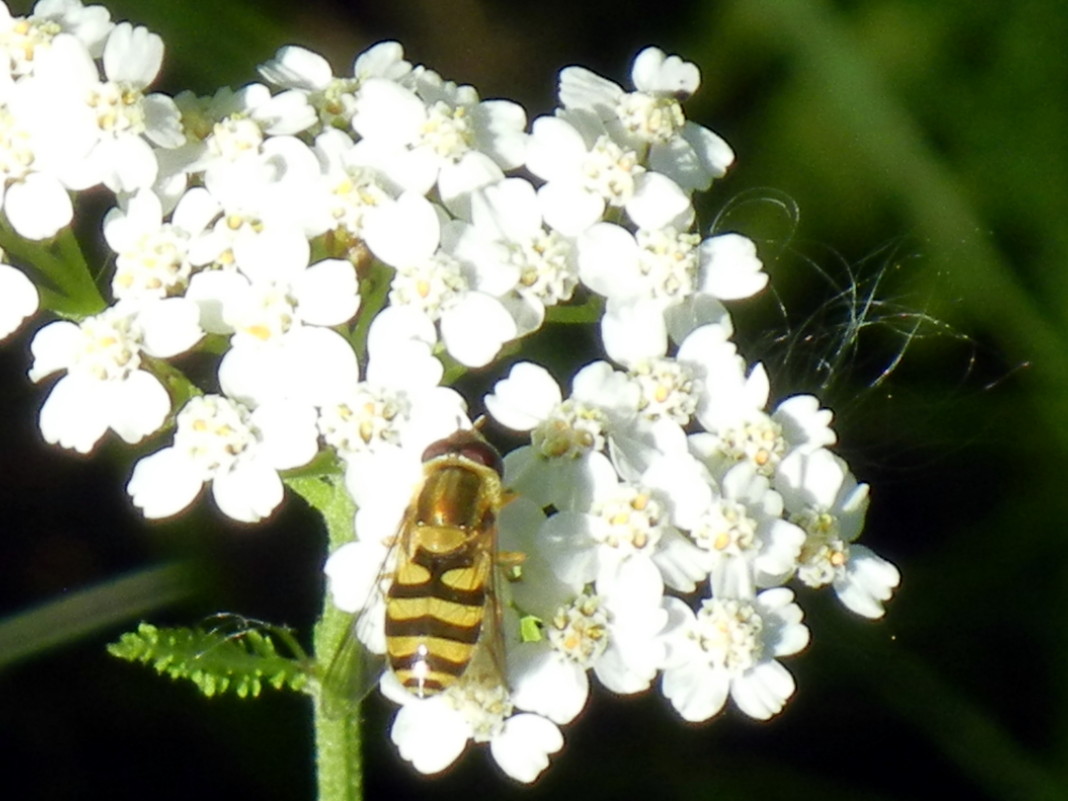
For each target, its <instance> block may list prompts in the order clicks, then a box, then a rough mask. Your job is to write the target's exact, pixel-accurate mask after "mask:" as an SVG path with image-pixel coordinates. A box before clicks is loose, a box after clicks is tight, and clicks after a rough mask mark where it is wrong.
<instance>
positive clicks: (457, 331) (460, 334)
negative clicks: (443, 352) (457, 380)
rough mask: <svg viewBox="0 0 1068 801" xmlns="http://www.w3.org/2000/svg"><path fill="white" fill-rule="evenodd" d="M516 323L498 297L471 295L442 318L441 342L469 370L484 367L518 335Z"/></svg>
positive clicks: (466, 296)
mask: <svg viewBox="0 0 1068 801" xmlns="http://www.w3.org/2000/svg"><path fill="white" fill-rule="evenodd" d="M516 333H517V332H516V326H515V320H513V319H512V315H510V314H509V313H508V311H507V309H505V308H504V306H502V305H501V303H500V301H498V300H497V299H496V298H494V297H492V296H490V295H486V294H484V293H482V292H469V293H468V294H467V295H465V296H464V298H463V299H462V300H461V301H460V302H459V303H458V304H456V305H455V306H453V307H452V308H451V309H449V310H448V311H446V312H445V313H444V314H443V315H442V316H441V340H442V342H444V343H445V347H446V348H448V350H449V353H450V354H451V355H452V356H453V357H454V358H455V359H456V360H457V361H458V362H460V363H461V364H463V365H466V366H467V367H484V366H486V365H487V364H489V363H490V362H491V361H492V360H493V357H494V356H496V355H497V354H498V353H499V352H500V349H501V346H502V345H504V343H505V342H507V341H508V340H510V339H514V338H515V336H516Z"/></svg>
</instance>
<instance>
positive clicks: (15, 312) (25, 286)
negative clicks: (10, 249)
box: [0, 264, 40, 340]
mask: <svg viewBox="0 0 1068 801" xmlns="http://www.w3.org/2000/svg"><path fill="white" fill-rule="evenodd" d="M39 302H40V299H39V297H38V295H37V287H35V286H34V284H33V281H31V280H30V279H29V278H27V277H26V275H25V274H24V273H23V272H22V271H21V270H16V269H15V268H14V267H11V266H9V265H7V264H0V340H2V339H5V338H7V337H8V336H10V335H11V334H13V333H14V332H15V331H16V330H17V329H18V328H19V326H21V325H22V321H23V320H25V319H26V318H27V317H29V316H30V315H31V314H33V313H34V312H35V311H37V305H38V303H39Z"/></svg>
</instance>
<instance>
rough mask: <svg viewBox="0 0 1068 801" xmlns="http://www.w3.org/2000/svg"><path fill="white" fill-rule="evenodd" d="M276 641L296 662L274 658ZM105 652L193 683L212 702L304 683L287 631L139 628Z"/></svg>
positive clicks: (300, 658) (299, 654)
mask: <svg viewBox="0 0 1068 801" xmlns="http://www.w3.org/2000/svg"><path fill="white" fill-rule="evenodd" d="M275 640H279V641H281V642H282V644H283V645H284V646H285V648H286V649H287V650H288V651H290V652H292V653H293V654H294V657H295V658H289V657H285V656H282V655H281V654H280V653H278V650H277V647H276V645H275ZM108 652H109V653H110V654H111V655H112V656H117V657H118V658H119V659H125V660H126V661H127V662H140V663H141V664H143V665H151V666H152V667H153V668H154V669H155V670H156V672H157V673H160V674H166V675H167V676H170V677H171V678H172V679H188V680H190V681H192V682H193V683H194V684H195V685H196V686H197V688H198V689H199V690H200V691H201V692H202V693H204V695H206V696H208V697H211V696H215V695H223V694H225V693H227V692H231V693H233V694H235V695H237V696H238V697H239V698H248V697H250V696H251V697H253V698H255V697H256V696H258V695H259V694H260V690H261V689H262V688H263V686H264V684H265V683H266V684H267V685H269V686H271V687H273V688H275V689H277V690H280V689H283V688H288V689H290V690H296V691H300V690H303V689H304V688H305V686H306V685H307V681H308V664H309V663H308V659H307V656H306V655H305V654H304V652H303V650H302V649H301V648H300V645H299V644H298V643H297V642H296V640H295V639H294V638H293V636H292V634H290V633H289V631H287V630H286V629H282V628H278V627H266V628H244V629H243V630H240V631H237V632H228V631H225V630H223V629H220V628H211V629H202V628H162V629H161V628H157V627H156V626H153V625H151V624H149V623H142V624H141V625H140V626H138V627H137V631H135V632H128V633H126V634H123V635H122V637H120V638H119V640H118V642H114V643H112V644H111V645H109V646H108Z"/></svg>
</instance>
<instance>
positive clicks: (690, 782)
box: [0, 0, 1068, 801]
mask: <svg viewBox="0 0 1068 801" xmlns="http://www.w3.org/2000/svg"><path fill="white" fill-rule="evenodd" d="M13 6H14V7H13V9H12V10H13V12H15V13H25V12H26V10H27V8H26V6H25V4H13ZM109 7H110V8H111V9H112V12H113V17H114V18H115V19H117V20H121V19H127V18H129V19H132V20H133V21H134V22H138V23H141V24H145V25H147V26H149V27H150V28H151V29H152V30H154V31H156V32H158V33H159V34H160V35H161V36H162V37H163V39H164V41H165V42H166V45H167V56H166V62H165V74H164V76H163V77H162V79H161V81H160V83H159V84H158V86H159V87H160V88H162V89H163V90H166V91H170V92H177V91H179V90H180V89H184V88H191V89H194V90H196V91H198V92H200V93H210V92H211V91H213V90H214V89H215V88H216V87H217V86H219V85H222V84H230V85H233V86H240V85H242V84H244V83H247V82H249V81H251V80H255V79H256V74H255V71H254V67H255V65H256V64H258V63H260V62H262V61H264V60H266V59H267V58H269V57H270V56H272V55H273V54H274V52H275V50H276V49H277V48H278V47H279V46H281V45H283V44H288V43H296V44H302V45H305V46H308V47H310V48H312V49H314V50H317V51H319V52H321V53H323V54H324V55H326V56H327V57H328V58H329V59H330V60H331V62H332V64H333V65H334V67H335V72H336V73H338V74H344V73H346V72H348V70H349V69H350V67H351V63H352V58H353V56H354V55H355V54H356V53H358V52H359V51H362V50H363V49H365V48H366V47H368V46H369V45H371V44H373V43H374V42H376V41H379V40H382V39H394V38H395V39H398V40H400V41H401V42H402V43H403V44H404V46H405V52H406V55H407V57H408V58H409V59H410V60H412V61H413V62H420V63H425V64H427V65H428V66H430V67H432V68H433V69H435V70H437V71H439V72H440V73H442V75H444V76H445V77H446V78H449V79H452V80H455V81H457V82H461V83H471V84H474V85H475V86H476V87H477V88H478V89H479V91H480V93H481V95H482V97H510V98H513V99H515V100H517V101H519V102H521V103H522V104H523V105H524V106H525V107H526V108H527V110H528V114H529V115H530V117H531V118H533V117H535V116H537V115H538V114H541V113H546V112H548V111H550V110H551V108H552V107H553V105H554V100H555V79H556V72H557V71H558V70H559V68H560V67H562V66H565V65H567V64H574V63H579V64H583V65H585V66H587V67H589V68H591V69H593V70H595V71H597V72H600V73H601V74H604V75H607V76H608V77H610V78H612V79H613V80H616V81H618V82H620V83H624V84H626V83H627V82H628V78H629V75H628V70H629V64H630V60H631V59H632V58H633V56H634V54H635V53H636V52H637V51H638V50H640V49H641V48H642V47H643V46H645V45H647V44H656V45H659V46H660V47H662V48H664V49H665V50H667V51H668V52H674V53H679V54H681V55H682V56H683V57H684V58H686V59H687V60H691V61H694V62H696V63H697V64H698V66H699V67H700V68H701V71H702V79H703V83H702V87H701V90H700V92H699V93H698V95H697V96H696V97H695V98H694V99H693V100H692V101H690V102H689V103H688V104H687V113H688V116H689V117H690V118H692V119H694V120H696V121H697V122H700V123H702V124H704V125H707V126H708V127H710V128H712V129H713V130H715V131H717V132H718V133H720V134H721V135H722V136H724V137H725V138H726V139H727V140H728V141H729V142H730V143H731V145H732V146H733V147H734V148H735V151H736V153H737V156H738V161H737V163H736V165H735V166H734V168H733V169H732V171H731V173H730V174H729V175H728V177H727V178H725V179H724V180H722V181H720V182H719V183H718V184H717V185H716V186H715V187H714V189H713V191H712V193H711V194H710V195H709V196H707V197H706V198H705V199H704V200H703V201H702V204H703V205H702V206H701V208H700V212H701V214H702V219H703V220H704V221H705V223H706V224H711V223H712V221H713V220H715V221H716V225H717V227H718V228H720V229H734V230H739V231H741V232H742V233H745V234H747V235H749V236H751V237H753V238H754V239H756V240H757V241H758V243H759V246H760V249H761V255H762V257H763V258H764V259H765V261H766V263H767V264H768V269H769V272H770V273H771V275H772V281H773V285H774V286H775V287H776V288H777V290H778V292H779V297H778V298H775V297H770V296H769V297H767V298H762V299H760V300H757V301H754V302H751V303H740V304H734V305H732V311H734V312H735V315H736V320H737V327H738V337H737V338H738V340H739V343H740V345H741V347H742V349H743V352H744V353H745V354H746V355H747V356H748V357H749V358H750V359H754V360H755V359H763V360H764V361H765V362H766V363H767V364H768V365H769V369H770V373H771V379H772V392H773V395H774V396H776V397H777V398H781V397H783V396H785V395H788V394H790V393H792V392H797V391H815V392H817V393H819V394H820V396H821V397H822V398H823V399H824V401H825V402H826V403H827V404H828V405H829V406H831V407H832V408H834V409H835V411H836V415H837V417H836V419H837V422H836V428H837V430H838V434H839V442H840V444H839V448H838V449H839V451H840V452H841V453H842V454H843V455H844V456H845V457H846V458H847V460H848V461H849V462H850V464H851V466H852V467H853V469H854V471H855V473H856V474H857V475H858V477H859V478H860V479H861V480H864V481H868V482H870V483H871V485H872V504H871V508H870V510H869V517H868V527H867V531H866V533H865V535H864V541H865V542H866V544H868V545H870V546H872V547H873V548H874V549H875V550H876V551H878V552H879V553H880V554H882V555H884V556H886V557H887V558H889V559H891V560H892V561H894V562H895V563H896V564H897V565H898V566H899V567H900V568H901V572H902V574H903V577H904V579H903V584H902V587H901V588H900V590H899V596H898V598H897V599H896V600H895V601H893V602H892V603H891V604H890V606H889V611H888V615H887V618H886V619H885V620H883V621H879V622H874V623H873V622H868V621H862V620H858V619H856V618H854V617H853V616H851V615H849V614H847V613H845V612H844V611H843V610H842V609H840V608H839V607H838V606H837V605H836V603H835V602H834V601H833V599H830V598H824V597H823V596H822V595H821V596H817V597H814V596H812V595H811V594H809V593H804V592H803V593H802V597H801V602H802V605H803V606H804V608H805V610H806V613H807V621H808V623H809V625H810V627H811V629H812V633H813V644H812V645H811V646H810V647H809V649H808V650H807V652H806V653H804V654H803V655H801V656H799V657H795V658H792V659H789V660H786V662H785V664H786V665H787V667H788V668H789V669H790V670H791V672H793V673H794V675H795V677H796V679H797V681H798V685H799V689H798V692H797V695H796V696H795V698H794V699H793V700H792V701H791V702H790V704H789V705H788V706H787V709H786V711H785V712H784V714H783V715H781V716H780V717H779V718H778V719H776V720H774V721H772V722H770V723H755V722H753V721H750V720H748V719H747V718H745V717H744V716H742V715H740V714H738V713H736V712H734V711H730V710H728V712H727V713H726V714H725V715H722V716H720V717H719V718H717V719H716V720H714V721H712V722H711V723H708V724H705V725H701V726H690V725H685V724H683V723H681V722H680V721H679V720H678V719H677V716H675V714H674V713H673V712H672V711H671V710H670V708H669V707H668V705H667V704H666V703H665V702H664V701H663V700H662V699H661V698H659V697H658V696H657V695H656V694H655V693H653V694H649V695H647V696H642V697H636V698H625V699H616V698H612V697H610V696H609V694H608V693H605V692H595V693H594V694H593V697H592V699H591V704H590V706H589V707H588V709H587V711H586V713H585V714H584V715H583V716H582V717H581V718H580V719H579V720H578V721H577V722H576V723H575V724H573V725H571V726H569V727H567V728H566V730H565V736H566V738H567V744H566V746H565V749H564V751H563V752H562V753H561V754H559V755H557V757H556V759H555V761H554V764H553V765H552V766H551V767H550V768H549V770H548V771H547V772H546V774H545V775H544V776H543V777H542V779H541V780H540V781H539V783H538V784H537V785H535V787H534V788H533V789H526V788H521V787H519V786H517V785H515V784H514V783H512V782H510V781H509V780H507V779H505V778H502V777H501V775H500V773H499V772H498V771H497V769H496V767H495V766H494V765H493V764H492V760H490V759H489V758H488V756H487V755H486V754H485V753H483V751H482V749H478V752H477V753H473V754H468V755H467V756H466V757H465V758H464V759H463V760H462V762H461V764H460V766H459V767H458V768H457V769H455V770H453V771H451V772H450V773H449V774H447V775H446V776H445V777H442V778H439V779H434V780H429V779H424V778H422V777H420V776H419V775H418V774H416V773H415V772H414V771H413V770H412V769H411V768H410V767H409V766H407V765H406V764H404V763H403V762H402V761H401V760H400V759H399V757H397V756H396V754H395V752H394V749H393V747H392V746H391V745H390V743H389V742H388V721H389V715H390V710H389V709H388V708H387V706H386V705H385V704H384V703H383V702H379V701H375V702H372V703H370V704H368V709H367V723H366V727H365V738H366V740H367V767H366V772H367V786H368V790H367V797H368V798H396V799H403V798H420V799H433V798H462V797H474V794H476V793H477V794H480V795H482V796H483V797H486V796H488V797H499V798H512V797H516V798H520V797H523V798H553V799H558V798H571V797H574V798H584V799H618V798H638V797H643V796H646V795H653V794H655V795H656V796H657V797H659V798H667V799H675V798H678V799H690V798H707V797H715V798H717V799H720V800H721V801H733V799H739V800H742V799H777V798H787V797H789V798H793V799H809V798H811V799H817V798H818V799H827V798H833V797H843V798H850V799H872V800H873V801H874V800H875V799H906V798H909V799H911V798H915V797H916V796H917V795H923V796H932V797H933V796H935V795H936V794H945V793H955V794H957V795H958V797H966V798H975V799H1039V798H1043V799H1060V798H1065V797H1068V775H1066V767H1065V766H1068V693H1066V689H1065V688H1066V687H1068V682H1066V681H1065V676H1066V673H1068V670H1066V668H1068V637H1066V633H1065V632H1066V631H1068V627H1066V626H1065V618H1066V616H1068V560H1066V559H1065V551H1066V547H1065V542H1066V538H1065V534H1064V531H1063V528H1064V525H1065V523H1064V520H1065V517H1066V514H1065V513H1066V512H1068V492H1065V490H1064V480H1065V454H1066V453H1068V424H1066V423H1065V420H1066V419H1068V417H1066V415H1065V411H1066V408H1065V407H1066V405H1068V347H1066V340H1068V326H1066V323H1068V314H1066V311H1068V225H1065V212H1066V211H1068V202H1066V197H1065V196H1066V194H1068V175H1066V172H1068V147H1066V146H1065V142H1066V137H1068V120H1066V115H1068V104H1066V102H1065V100H1066V97H1065V95H1066V92H1065V87H1066V86H1068V55H1066V52H1065V48H1064V42H1065V41H1068V11H1066V10H1065V9H1064V8H1063V7H1062V5H1061V4H1060V3H1057V2H1055V0H1017V2H1013V3H1008V2H1001V1H999V0H993V1H992V2H988V3H984V4H974V3H966V2H963V1H962V0H943V2H939V3H924V2H919V1H918V0H868V2H856V0H839V2H829V1H828V0H822V1H821V0H715V1H706V2H697V1H696V0H693V1H692V2H688V1H687V0H662V2H659V3H656V4H655V5H653V4H648V3H635V2H615V3H608V2H602V1H601V0H595V1H593V2H585V3H574V2H571V3H565V2H560V1H559V0H543V1H542V2H539V3H532V4H513V3H505V2H490V0H483V2H478V1H477V0H458V1H455V2H449V3H440V2H433V1H432V0H420V1H415V0H411V1H409V0H394V2H388V3H386V2H377V3H358V2H353V3H343V2H340V1H338V2H326V1H325V0H309V1H308V2H304V3H300V4H296V3H284V2H277V1H276V0H257V1H256V2H252V1H251V0H249V2H224V3H209V2H206V0H169V1H167V0H152V1H151V2H150V1H149V0H138V2H134V0H123V1H122V2H113V3H111V4H109ZM850 287H857V291H856V292H854V293H851V292H850V291H849V288H850ZM562 341H563V340H562V338H560V337H559V336H554V335H553V334H547V335H546V336H544V337H542V338H540V340H539V346H540V347H541V348H542V349H543V351H542V353H543V354H544V357H545V358H548V359H553V360H558V364H560V365H565V364H568V363H570V360H571V359H574V358H575V354H573V353H569V352H561V350H562V349H561V342H562ZM595 345H596V343H595V342H593V346H592V347H591V350H590V353H589V354H588V358H593V357H595V355H596V354H595V351H594V350H593V347H595ZM569 349H570V348H569ZM27 367H28V347H27V337H26V336H23V337H22V338H21V339H19V340H17V341H15V342H14V343H9V344H8V345H7V346H6V347H4V348H3V349H2V350H0V375H2V376H3V379H2V381H0V403H2V409H0V426H2V428H0V443H2V447H0V470H2V471H3V472H2V481H0V509H3V510H4V511H5V512H7V514H6V515H5V521H6V522H5V524H4V532H3V536H2V537H0V614H4V615H16V614H18V613H24V612H26V611H27V610H29V609H32V608H33V607H35V606H38V605H42V604H50V605H48V606H46V607H43V608H42V611H41V612H40V613H39V614H38V615H35V616H30V617H22V618H11V619H9V620H8V622H7V623H6V624H4V623H0V664H3V665H4V666H3V667H0V769H2V775H4V776H5V777H6V780H7V782H8V783H9V784H11V785H14V786H18V785H20V784H21V785H22V786H24V787H26V788H28V789H26V790H23V791H19V792H16V793H14V794H12V795H11V797H18V798H33V799H49V800H51V799H55V800H56V801H59V800H60V799H80V798H85V797H86V796H87V793H88V792H89V791H92V792H94V793H100V794H106V795H107V797H108V798H110V799H113V801H120V800H122V799H135V798H136V799H141V798H144V797H146V796H148V797H155V798H158V799H188V798H220V799H221V798H256V799H305V798H313V797H314V785H313V774H312V770H311V764H312V759H313V755H312V753H311V745H310V742H311V733H310V725H309V722H308V718H307V715H306V709H305V701H304V700H303V699H302V698H298V697H295V696H280V695H272V694H271V693H269V692H268V693H267V694H266V696H265V697H264V698H262V699H261V700H260V701H258V702H247V701H246V702H242V701H238V700H234V699H229V698H220V699H214V700H210V701H207V700H204V699H202V698H201V697H199V695H197V693H196V691H195V690H194V689H193V688H192V686H191V685H187V684H175V683H171V682H169V681H167V680H165V679H161V678H158V677H156V676H155V674H154V673H152V672H150V671H148V670H146V669H143V668H139V667H133V666H130V665H127V664H124V663H120V662H118V661H117V660H114V659H112V658H111V657H109V656H108V655H107V654H106V652H105V650H104V646H105V644H106V643H107V642H110V641H112V640H114V639H115V638H116V637H117V636H118V635H119V634H120V633H121V632H123V631H126V630H130V629H132V628H134V627H135V625H136V623H137V621H138V620H141V619H148V620H150V621H152V622H155V623H159V624H173V625H179V624H192V623H195V622H197V621H199V620H200V619H202V618H203V617H205V616H207V615H210V614H212V613H215V612H218V611H230V612H235V613H240V614H243V615H248V616H249V617H254V618H261V619H264V620H268V621H271V622H274V623H284V624H289V625H292V626H294V627H296V628H297V629H298V630H299V631H300V632H301V633H302V635H304V636H305V640H306V635H307V632H308V629H309V627H310V625H311V623H312V621H313V620H314V618H315V615H316V612H317V607H318V598H319V596H320V594H321V591H322V588H321V574H320V568H321V563H322V559H323V547H324V541H325V537H324V534H323V532H322V531H320V529H319V528H318V523H317V520H316V518H315V516H314V515H311V514H309V513H308V512H307V511H306V510H305V509H303V508H302V504H301V502H300V501H299V500H296V499H290V501H289V502H288V503H287V504H286V506H285V507H284V508H283V510H282V511H281V512H280V513H279V514H278V515H276V517H275V519H274V520H273V521H272V523H271V525H269V526H264V527H249V528H245V527H240V526H236V525H234V524H232V523H230V522H228V521H226V520H224V519H222V518H221V517H220V516H219V515H217V514H216V513H215V512H214V511H213V510H212V509H211V508H210V504H200V505H199V508H198V509H197V510H196V511H194V512H192V513H190V514H188V515H186V516H184V517H183V518H182V519H180V520H177V521H173V522H168V523H164V524H156V525H149V524H146V523H145V522H144V521H143V520H142V519H141V518H140V516H139V514H138V513H137V512H136V510H134V509H133V508H132V507H131V505H130V504H129V502H128V499H127V497H126V495H125V493H124V491H123V486H124V484H125V481H126V479H127V477H128V475H129V470H130V465H131V464H132V461H133V459H134V458H135V456H136V454H135V453H133V452H131V450H130V449H127V448H120V447H117V446H115V445H114V444H109V445H105V446H104V447H102V448H100V449H99V450H98V452H97V453H96V455H95V456H94V457H92V458H91V459H86V458H78V457H76V456H70V455H67V454H64V453H60V452H59V451H58V450H57V449H52V448H48V447H46V446H44V445H43V444H42V443H41V441H40V435H39V433H38V431H37V429H36V410H37V408H38V407H39V405H40V402H41V400H42V399H43V397H44V390H42V389H39V388H34V387H31V386H30V385H29V383H28V381H27V380H25V379H24V378H23V376H24V375H25V370H26V368H27ZM504 372H505V370H504V369H495V370H491V371H489V372H486V373H484V374H482V375H478V376H472V377H471V380H470V382H469V383H468V384H467V385H466V386H465V389H466V392H467V393H468V398H469V399H470V400H471V401H472V403H473V404H477V399H478V397H479V396H480V393H481V391H482V390H483V389H484V388H485V387H486V386H488V385H489V383H490V382H492V381H493V380H495V379H496V378H498V377H499V376H500V375H502V374H503V373H504ZM493 433H494V436H496V437H497V442H498V443H499V444H501V445H503V446H505V447H511V446H512V445H513V444H514V443H513V441H511V440H509V439H507V438H506V436H504V435H503V434H501V432H493ZM155 447H157V445H155V444H153V443H150V444H148V445H146V446H145V448H146V449H148V450H151V449H155ZM180 566H185V567H184V568H182V567H180ZM90 588H96V589H95V590H91V591H90V592H89V593H88V594H87V595H85V594H82V595H79V594H77V593H78V592H79V591H84V590H87V589H90ZM64 597H67V598H70V599H71V601H70V603H68V604H66V605H63V604H58V605H57V604H56V603H55V602H56V601H57V600H58V599H63V598H64ZM27 621H28V622H27ZM917 787H922V792H920V793H918V792H917Z"/></svg>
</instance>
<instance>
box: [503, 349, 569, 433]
mask: <svg viewBox="0 0 1068 801" xmlns="http://www.w3.org/2000/svg"><path fill="white" fill-rule="evenodd" d="M562 400H563V396H562V395H561V394H560V387H559V385H558V384H557V383H556V381H555V379H553V377H552V376H551V375H549V371H548V370H546V369H545V368H544V367H542V366H541V365H540V364H534V363H533V362H519V363H517V364H515V365H514V366H513V367H512V369H511V371H509V373H508V377H507V378H505V379H504V380H502V381H498V382H497V383H496V385H494V388H493V393H492V394H491V395H487V396H486V398H485V404H486V409H487V410H488V411H489V413H490V414H491V415H493V419H494V420H496V421H497V422H498V423H500V424H501V425H503V426H506V427H508V428H511V429H514V430H515V431H530V430H531V429H532V428H534V426H536V425H537V424H538V423H540V422H541V421H542V420H544V419H546V418H547V417H548V416H549V414H550V413H551V412H552V410H553V408H555V407H556V406H557V405H558V404H559V403H560V402H561V401H562Z"/></svg>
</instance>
